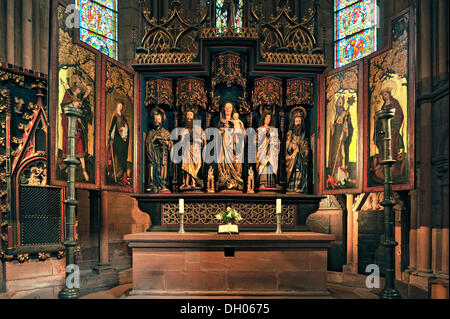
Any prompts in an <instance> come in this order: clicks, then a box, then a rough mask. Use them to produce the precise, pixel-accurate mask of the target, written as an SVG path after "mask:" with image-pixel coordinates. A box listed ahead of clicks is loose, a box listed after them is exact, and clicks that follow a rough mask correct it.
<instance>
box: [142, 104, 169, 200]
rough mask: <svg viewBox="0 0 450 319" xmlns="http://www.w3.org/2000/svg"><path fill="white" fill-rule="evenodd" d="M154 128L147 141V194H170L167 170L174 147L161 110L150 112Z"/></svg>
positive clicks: (155, 109) (156, 109)
mask: <svg viewBox="0 0 450 319" xmlns="http://www.w3.org/2000/svg"><path fill="white" fill-rule="evenodd" d="M150 118H151V119H152V125H153V128H152V129H151V130H150V132H148V134H147V138H146V141H145V150H146V155H147V174H148V180H147V189H146V190H147V192H153V193H170V191H169V189H168V188H167V181H168V179H167V168H168V165H169V160H170V158H169V152H170V149H171V147H172V144H173V143H172V141H171V140H170V133H169V131H168V130H166V129H165V128H163V127H162V122H163V121H164V119H165V113H164V111H163V110H161V109H159V108H154V109H152V110H151V111H150Z"/></svg>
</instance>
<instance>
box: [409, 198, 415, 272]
mask: <svg viewBox="0 0 450 319" xmlns="http://www.w3.org/2000/svg"><path fill="white" fill-rule="evenodd" d="M409 196H410V200H411V212H410V230H409V267H408V268H409V270H410V271H413V270H416V268H417V191H416V190H412V191H410V192H409Z"/></svg>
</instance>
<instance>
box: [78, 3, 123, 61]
mask: <svg viewBox="0 0 450 319" xmlns="http://www.w3.org/2000/svg"><path fill="white" fill-rule="evenodd" d="M77 5H78V10H79V11H80V39H81V40H82V41H83V42H86V43H87V44H89V45H90V46H92V47H93V48H95V49H97V50H99V51H100V52H102V53H104V54H106V55H107V56H109V57H111V58H113V59H116V60H117V38H118V35H117V33H118V31H117V25H118V23H117V16H118V14H117V0H95V1H94V0H77Z"/></svg>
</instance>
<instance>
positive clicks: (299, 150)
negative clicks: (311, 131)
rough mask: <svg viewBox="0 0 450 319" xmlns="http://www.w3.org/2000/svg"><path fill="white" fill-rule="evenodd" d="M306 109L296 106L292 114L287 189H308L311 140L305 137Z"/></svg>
mask: <svg viewBox="0 0 450 319" xmlns="http://www.w3.org/2000/svg"><path fill="white" fill-rule="evenodd" d="M305 118H306V110H305V109H304V108H303V107H296V108H294V109H293V110H292V111H291V114H290V126H289V131H288V133H287V138H286V176H287V191H288V192H296V193H306V192H307V189H308V159H309V142H308V140H307V138H306V137H305V131H304V122H305Z"/></svg>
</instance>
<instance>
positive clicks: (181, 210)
mask: <svg viewBox="0 0 450 319" xmlns="http://www.w3.org/2000/svg"><path fill="white" fill-rule="evenodd" d="M178 207H179V209H180V214H184V199H183V198H180V200H179V201H178Z"/></svg>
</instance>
